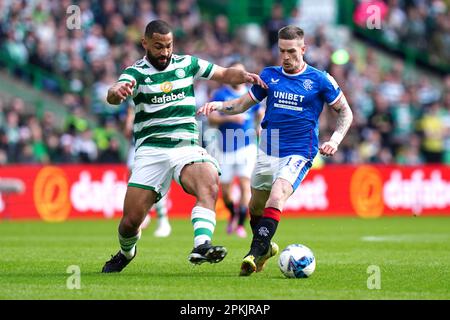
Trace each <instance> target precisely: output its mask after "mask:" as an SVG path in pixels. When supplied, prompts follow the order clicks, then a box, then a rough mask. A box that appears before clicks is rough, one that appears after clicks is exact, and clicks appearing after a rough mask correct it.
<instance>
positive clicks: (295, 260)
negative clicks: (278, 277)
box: [278, 244, 316, 278]
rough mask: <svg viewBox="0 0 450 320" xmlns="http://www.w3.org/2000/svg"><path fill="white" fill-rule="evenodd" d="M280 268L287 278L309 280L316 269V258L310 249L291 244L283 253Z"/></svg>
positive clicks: (279, 261) (279, 262) (279, 260)
mask: <svg viewBox="0 0 450 320" xmlns="http://www.w3.org/2000/svg"><path fill="white" fill-rule="evenodd" d="M278 267H279V268H280V270H281V272H282V273H283V274H284V275H285V276H286V277H287V278H308V277H309V276H311V274H312V273H313V272H314V270H315V269H316V258H315V257H314V253H313V252H312V251H311V249H309V248H308V247H306V246H304V245H301V244H291V245H288V246H287V247H286V248H285V249H284V250H283V251H281V254H280V257H279V259H278Z"/></svg>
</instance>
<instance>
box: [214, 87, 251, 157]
mask: <svg viewBox="0 0 450 320" xmlns="http://www.w3.org/2000/svg"><path fill="white" fill-rule="evenodd" d="M241 95H242V92H238V91H235V90H233V88H231V87H229V86H223V87H221V88H219V89H217V91H216V92H215V93H214V95H213V98H212V100H213V101H228V100H232V99H235V98H239V97H240V96H241ZM258 110H259V104H255V105H254V106H252V107H251V108H250V109H249V110H247V111H246V112H245V113H243V115H244V117H245V121H244V123H242V124H240V123H236V122H225V123H223V124H221V125H220V126H219V128H218V129H219V130H220V133H221V135H222V139H221V141H220V143H222V145H221V149H222V151H223V152H233V151H236V150H238V149H239V148H242V147H244V146H247V145H249V144H251V143H256V131H255V115H256V113H257V112H258ZM237 130H239V131H240V132H238V131H237ZM227 136H228V138H227Z"/></svg>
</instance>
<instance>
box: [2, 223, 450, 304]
mask: <svg viewBox="0 0 450 320" xmlns="http://www.w3.org/2000/svg"><path fill="white" fill-rule="evenodd" d="M171 223H172V226H173V232H172V235H171V236H170V237H169V238H166V239H158V238H155V237H153V230H154V228H155V224H151V225H150V227H149V228H148V229H146V230H144V232H143V236H142V238H141V240H140V241H139V243H138V255H137V257H136V258H135V260H134V261H132V262H131V263H130V264H129V265H128V266H127V267H126V268H125V269H124V270H123V271H122V272H121V273H119V274H101V273H100V270H101V268H102V266H103V264H104V262H105V261H106V260H108V259H109V257H110V254H115V253H116V252H117V250H118V241H117V233H116V230H117V224H118V221H117V220H113V221H70V222H65V223H59V224H49V223H44V222H37V221H36V222H12V221H2V222H1V223H0V244H1V247H2V250H1V255H0V288H1V289H0V299H169V300H180V299H195V300H196V299H205V300H210V299H219V300H225V299H238V300H239V299H248V300H252V299H264V300H278V299H283V300H289V299H450V287H449V284H450V268H449V267H450V255H449V254H448V253H449V252H450V219H449V218H438V217H404V218H382V219H375V220H364V219H357V218H316V219H312V218H311V219H309V218H302V219H287V218H285V219H282V221H281V223H280V225H279V228H278V232H277V234H276V236H275V238H274V240H275V241H276V242H277V243H278V244H279V245H280V249H281V250H282V249H283V248H284V247H285V246H287V245H288V244H292V243H302V244H305V245H307V246H309V247H310V248H311V249H312V250H313V251H314V253H315V256H316V261H317V267H316V271H315V273H314V274H313V276H312V277H311V278H308V279H286V278H284V276H283V275H282V274H281V272H280V271H279V269H278V265H277V259H278V256H277V257H276V258H272V259H271V260H269V262H268V265H267V267H266V270H265V271H264V272H262V273H258V274H253V275H252V276H250V277H239V276H238V273H239V266H240V261H241V259H242V257H243V256H244V254H245V253H246V252H247V250H248V246H249V243H250V240H251V239H250V238H247V239H239V238H237V237H235V236H228V235H226V233H225V224H226V223H225V221H219V222H218V223H217V227H216V233H215V236H214V243H216V244H221V245H225V246H226V247H227V248H228V256H227V257H226V258H225V259H224V260H223V261H222V262H221V263H218V264H208V263H205V264H203V265H200V266H192V265H190V264H189V262H188V261H187V256H188V254H189V253H190V251H191V250H192V242H193V241H192V227H191V224H190V221H188V220H182V219H177V220H175V219H173V220H172V221H171ZM70 265H77V266H79V267H80V270H81V289H79V290H76V289H75V290H69V289H68V288H67V287H66V282H67V279H68V277H69V276H71V274H69V273H66V271H67V268H68V267H69V266H70ZM371 265H376V266H379V267H380V269H381V289H379V290H377V289H372V290H370V289H368V288H367V281H368V278H369V277H370V276H371V273H368V272H367V271H368V267H369V266H371Z"/></svg>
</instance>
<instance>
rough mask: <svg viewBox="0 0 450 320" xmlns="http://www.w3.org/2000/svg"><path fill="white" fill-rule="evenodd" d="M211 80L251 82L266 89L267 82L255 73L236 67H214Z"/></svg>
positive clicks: (234, 82) (233, 82)
mask: <svg viewBox="0 0 450 320" xmlns="http://www.w3.org/2000/svg"><path fill="white" fill-rule="evenodd" d="M211 79H212V80H215V81H218V82H221V83H226V84H232V85H233V84H241V83H251V84H256V85H258V86H261V87H263V88H264V89H267V84H266V83H265V82H264V81H263V80H262V79H261V78H260V77H259V75H257V74H255V73H250V72H247V71H244V70H241V69H237V68H223V67H220V66H217V67H216V70H215V72H214V74H213V76H212V77H211Z"/></svg>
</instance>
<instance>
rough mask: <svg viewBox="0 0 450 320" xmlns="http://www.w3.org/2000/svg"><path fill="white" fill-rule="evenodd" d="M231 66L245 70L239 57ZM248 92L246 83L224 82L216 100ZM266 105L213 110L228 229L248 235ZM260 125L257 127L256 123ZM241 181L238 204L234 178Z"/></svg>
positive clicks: (228, 230)
mask: <svg viewBox="0 0 450 320" xmlns="http://www.w3.org/2000/svg"><path fill="white" fill-rule="evenodd" d="M229 67H230V68H231V67H232V68H236V69H239V70H245V68H244V65H243V64H242V63H239V62H237V61H234V62H232V63H231V64H230V65H229ZM247 92H248V87H247V86H246V85H245V84H237V85H223V86H222V87H220V88H219V89H218V90H216V91H215V92H214V95H213V97H212V100H214V101H227V100H232V99H235V98H238V97H240V96H241V95H242V94H245V93H247ZM262 109H263V108H260V105H259V104H255V105H254V106H253V107H252V108H250V109H249V110H248V111H247V112H246V113H244V114H235V115H226V114H224V113H222V112H212V113H211V114H210V115H209V123H210V124H211V125H213V126H216V127H217V129H218V130H219V134H218V136H219V139H218V141H217V144H216V146H215V147H216V148H217V150H215V152H213V153H211V154H212V155H213V156H216V159H217V160H218V161H219V165H220V168H221V169H222V175H221V176H220V177H219V179H220V184H221V188H222V197H223V201H224V203H225V207H226V208H227V209H228V211H229V212H230V219H229V222H228V226H227V233H228V234H232V233H235V234H236V235H237V236H238V237H241V238H245V237H246V236H247V232H246V231H245V226H244V224H245V220H246V218H247V211H248V203H249V201H250V178H251V173H252V171H253V168H254V167H255V163H256V154H257V149H258V147H257V145H256V143H257V141H256V140H257V134H258V133H259V131H260V130H257V129H259V127H260V122H261V119H262V116H263V115H264V113H263V111H262ZM256 126H257V127H256ZM234 178H237V180H238V183H239V190H240V198H239V203H238V205H235V203H234V202H233V198H232V186H233V179H234Z"/></svg>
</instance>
